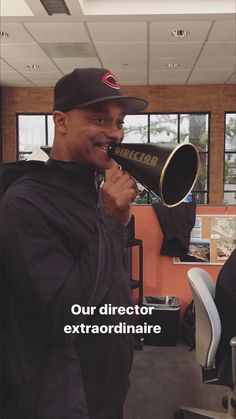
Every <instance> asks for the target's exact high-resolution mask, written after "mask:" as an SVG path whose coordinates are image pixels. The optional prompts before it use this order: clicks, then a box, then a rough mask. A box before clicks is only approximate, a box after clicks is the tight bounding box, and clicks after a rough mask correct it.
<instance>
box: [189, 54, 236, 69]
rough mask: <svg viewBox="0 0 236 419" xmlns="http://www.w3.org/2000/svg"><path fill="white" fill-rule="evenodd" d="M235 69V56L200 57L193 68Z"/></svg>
mask: <svg viewBox="0 0 236 419" xmlns="http://www.w3.org/2000/svg"><path fill="white" fill-rule="evenodd" d="M211 68H212V69H215V68H218V69H222V68H225V69H232V71H233V70H234V69H236V60H235V57H200V58H199V59H198V61H197V63H196V65H195V69H197V70H198V69H211Z"/></svg>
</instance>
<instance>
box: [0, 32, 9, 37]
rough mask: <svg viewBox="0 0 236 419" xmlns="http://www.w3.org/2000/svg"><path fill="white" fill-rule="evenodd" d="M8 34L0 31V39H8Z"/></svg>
mask: <svg viewBox="0 0 236 419" xmlns="http://www.w3.org/2000/svg"><path fill="white" fill-rule="evenodd" d="M8 36H9V33H7V32H5V31H0V38H8Z"/></svg>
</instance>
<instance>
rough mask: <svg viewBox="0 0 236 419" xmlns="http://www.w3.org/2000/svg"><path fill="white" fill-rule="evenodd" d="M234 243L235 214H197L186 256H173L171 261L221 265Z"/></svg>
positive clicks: (235, 241)
mask: <svg viewBox="0 0 236 419" xmlns="http://www.w3.org/2000/svg"><path fill="white" fill-rule="evenodd" d="M235 243H236V216H235V215H231V216H226V215H217V216H216V215H201V216H200V215H198V216H197V217H196V221H195V225H194V227H193V229H192V231H191V237H190V245H189V252H188V254H187V255H186V258H181V260H180V258H178V257H174V258H173V263H188V264H189V263H194V264H195V263H201V264H214V265H223V264H224V263H225V261H226V260H227V259H228V257H229V256H230V254H231V253H232V251H233V250H234V248H235V247H236V244H235Z"/></svg>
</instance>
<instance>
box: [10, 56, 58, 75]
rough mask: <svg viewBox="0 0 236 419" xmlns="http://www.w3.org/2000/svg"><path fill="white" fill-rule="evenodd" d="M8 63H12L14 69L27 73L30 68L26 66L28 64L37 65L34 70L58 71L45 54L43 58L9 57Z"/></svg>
mask: <svg viewBox="0 0 236 419" xmlns="http://www.w3.org/2000/svg"><path fill="white" fill-rule="evenodd" d="M8 63H9V64H11V65H12V67H14V68H15V69H16V70H18V71H20V72H23V71H24V72H25V73H29V72H31V71H32V69H29V68H27V65H28V64H36V65H39V68H37V69H35V71H34V72H37V71H38V72H39V71H40V72H45V71H58V69H57V67H56V65H55V64H53V63H52V61H51V60H50V59H49V58H48V57H47V56H46V57H45V58H43V59H42V58H41V59H39V58H34V59H33V60H31V59H29V58H9V59H8Z"/></svg>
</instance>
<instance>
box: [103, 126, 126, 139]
mask: <svg viewBox="0 0 236 419" xmlns="http://www.w3.org/2000/svg"><path fill="white" fill-rule="evenodd" d="M106 136H107V138H108V139H110V140H113V141H117V142H121V141H122V140H123V138H124V131H123V129H122V128H120V127H117V126H116V125H112V126H109V127H107V129H106Z"/></svg>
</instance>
